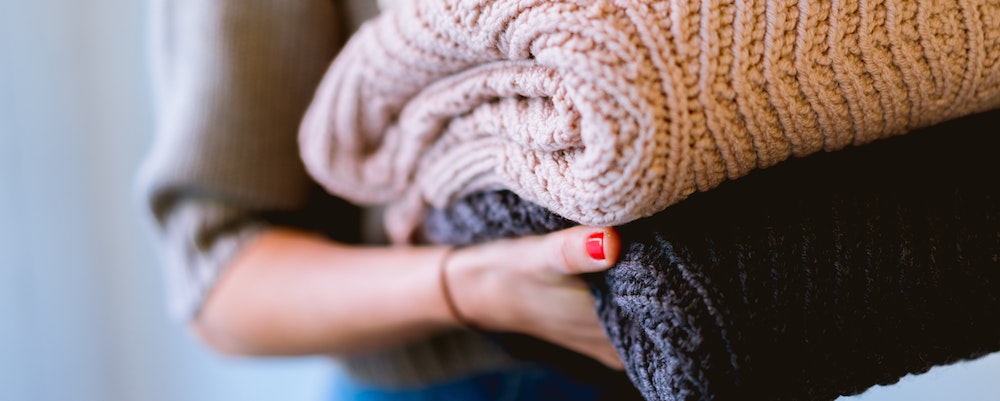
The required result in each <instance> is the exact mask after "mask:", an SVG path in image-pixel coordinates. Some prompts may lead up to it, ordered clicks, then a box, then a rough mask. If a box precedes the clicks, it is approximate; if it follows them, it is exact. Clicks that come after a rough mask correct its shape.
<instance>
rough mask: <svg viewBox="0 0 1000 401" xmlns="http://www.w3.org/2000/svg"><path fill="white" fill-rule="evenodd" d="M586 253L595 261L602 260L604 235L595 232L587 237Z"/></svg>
mask: <svg viewBox="0 0 1000 401" xmlns="http://www.w3.org/2000/svg"><path fill="white" fill-rule="evenodd" d="M587 253H589V254H590V257H592V258H594V259H596V260H604V233H603V232H597V233H593V234H590V236H589V237H587Z"/></svg>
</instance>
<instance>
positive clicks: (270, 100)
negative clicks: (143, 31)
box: [139, 0, 511, 386]
mask: <svg viewBox="0 0 1000 401" xmlns="http://www.w3.org/2000/svg"><path fill="white" fill-rule="evenodd" d="M153 7H154V12H153V16H154V21H153V29H154V33H153V40H154V42H153V45H154V46H153V57H154V66H155V71H154V73H155V78H156V85H157V87H156V94H157V98H156V101H157V110H158V112H159V122H158V126H157V133H156V141H155V145H154V147H153V149H152V151H151V153H150V154H149V156H148V157H147V159H146V162H145V165H144V167H143V170H142V171H141V172H140V175H139V190H140V191H141V193H142V196H143V197H144V200H145V201H146V202H147V204H148V208H149V211H150V215H151V216H152V218H151V220H152V221H153V222H154V223H155V225H156V227H157V234H158V236H157V238H158V240H159V248H160V249H161V253H162V257H163V259H164V263H165V265H166V269H167V276H168V282H169V298H170V302H171V310H172V311H173V313H174V314H175V315H176V316H178V317H179V318H182V319H190V318H193V317H194V316H196V315H197V313H198V310H199V308H200V306H201V304H202V302H203V300H204V299H205V297H206V295H207V294H208V293H209V292H210V291H211V290H212V288H213V286H214V285H215V283H216V280H217V278H218V277H219V276H220V275H221V274H222V273H223V272H224V270H225V268H226V266H227V265H228V263H229V262H230V259H231V258H232V257H233V256H234V255H235V254H236V253H237V252H238V251H239V250H240V249H241V248H242V247H243V246H244V245H245V244H246V243H247V242H248V241H249V240H250V239H252V238H253V237H254V236H255V235H257V234H258V233H259V232H261V230H262V229H263V228H265V227H267V226H269V225H289V226H294V227H298V228H303V229H308V230H315V231H320V232H324V233H327V234H328V235H330V236H332V237H334V238H337V239H339V240H342V241H351V240H356V239H357V237H358V231H359V230H360V224H359V220H358V219H357V218H356V216H357V214H358V211H357V210H356V209H354V208H353V207H351V206H349V205H347V204H345V203H343V202H339V201H337V200H334V199H332V198H329V197H327V196H326V195H325V194H324V193H323V191H320V190H317V189H316V188H317V187H316V186H315V185H314V183H313V182H312V181H311V180H310V178H309V177H308V176H307V175H306V173H305V171H304V169H303V166H302V163H301V161H300V158H299V155H298V148H297V143H296V136H297V132H298V126H299V122H300V120H301V118H302V115H303V113H304V112H305V109H306V107H307V106H308V104H309V102H310V100H311V99H312V95H313V92H314V90H315V87H316V86H317V84H318V82H319V80H320V77H321V76H322V74H323V72H324V70H325V69H326V67H327V66H328V65H329V63H330V61H331V60H332V59H333V57H334V56H335V54H336V52H337V50H338V48H339V47H340V45H341V43H342V41H343V38H344V37H345V36H346V35H347V34H348V33H349V32H350V31H352V30H353V29H354V28H355V27H356V25H357V23H358V22H359V21H362V20H363V19H364V18H365V17H366V16H368V15H371V14H372V13H374V12H375V11H376V10H375V2H372V1H364V0H361V1H352V2H336V1H330V0H300V1H281V0H249V1H247V0H243V1H235V0H209V1H206V0H154V1H153ZM510 362H511V361H510V359H509V357H507V356H506V355H505V354H504V353H502V352H501V351H499V350H498V349H497V348H496V347H495V346H493V345H492V344H491V343H489V342H487V341H484V340H483V339H481V338H480V337H479V336H478V335H474V334H471V333H467V332H452V333H447V334H445V335H442V336H438V337H436V338H433V339H427V340H426V341H423V342H420V343H416V344H410V345H407V346H404V347H402V348H400V349H393V350H386V351H384V352H382V353H379V354H378V355H369V356H365V357H354V358H351V359H349V360H345V361H344V364H345V365H346V366H347V367H348V370H349V371H350V372H351V373H353V374H354V375H355V376H357V378H359V379H361V380H365V381H368V382H372V383H376V384H381V385H386V386H406V385H414V384H420V383H426V382H429V381H434V380H440V379H444V378H448V377H450V376H454V375H455V374H457V373H459V372H473V371H477V370H483V369H490V368H495V367H498V366H503V365H505V364H508V363H510Z"/></svg>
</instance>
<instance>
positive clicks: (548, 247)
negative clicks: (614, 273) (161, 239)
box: [542, 226, 621, 274]
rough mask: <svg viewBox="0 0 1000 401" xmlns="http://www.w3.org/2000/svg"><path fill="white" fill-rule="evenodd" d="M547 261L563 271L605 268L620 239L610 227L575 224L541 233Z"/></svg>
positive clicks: (614, 257)
mask: <svg viewBox="0 0 1000 401" xmlns="http://www.w3.org/2000/svg"><path fill="white" fill-rule="evenodd" d="M542 243H543V244H544V247H545V250H544V252H545V254H546V259H547V264H548V265H549V266H550V267H551V268H553V269H554V270H556V271H558V272H560V273H565V274H583V273H591V272H598V271H602V270H607V269H608V268H609V267H611V266H612V265H614V264H615V262H616V261H617V260H618V254H619V251H620V249H621V239H620V238H619V236H618V232H617V231H615V229H614V228H610V227H605V228H601V227H587V226H577V227H573V228H568V229H565V230H562V231H556V232H554V233H551V234H547V235H546V236H545V240H544V241H542Z"/></svg>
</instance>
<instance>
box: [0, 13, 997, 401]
mask: <svg viewBox="0 0 1000 401" xmlns="http://www.w3.org/2000/svg"><path fill="white" fill-rule="evenodd" d="M206 1H208V0H206ZM275 1H294V0H275ZM146 12H147V9H146V4H145V3H144V2H143V1H136V0H21V1H19V0H0V401H168V400H169V401H179V400H186V401H201V400H205V401H207V400H215V401H219V400H240V401H253V400H282V401H295V400H302V401H305V400H319V399H320V398H321V394H322V393H323V392H324V389H325V386H326V384H325V378H326V376H327V374H328V371H327V369H328V367H327V365H326V363H325V362H324V361H322V360H319V359H285V360H280V359H279V360H241V359H226V358H221V357H218V356H215V355H213V354H211V353H209V352H207V351H206V350H205V349H203V348H202V347H200V346H199V345H198V344H197V343H196V342H194V341H193V340H192V339H191V338H190V337H188V336H187V335H186V334H185V332H184V331H183V329H182V327H181V325H180V324H178V323H176V322H172V321H170V320H168V318H167V317H166V313H165V311H164V310H165V307H164V302H163V291H162V288H161V287H162V283H161V272H160V270H159V265H158V263H157V261H156V258H155V255H154V254H153V252H152V249H151V247H150V245H149V243H148V242H149V241H148V240H149V235H148V234H149V232H148V230H147V229H145V228H144V227H143V226H142V224H141V222H140V220H139V218H138V216H139V215H140V212H139V211H138V210H137V207H136V206H137V202H136V201H135V197H134V196H133V192H132V188H131V184H132V181H133V176H134V174H135V171H136V168H137V166H138V164H139V162H140V160H141V158H142V155H143V153H144V152H145V151H146V149H147V147H148V146H149V144H150V139H151V135H152V126H153V121H154V115H153V111H152V110H151V102H150V98H149V91H150V85H149V82H148V73H147V69H148V68H147V67H148V66H147V58H146V40H147V39H146V21H147V18H146ZM859 398H860V399H862V400H867V401H887V400H908V401H914V400H928V401H930V400H937V401H943V400H966V401H976V400H983V401H996V400H1000V355H993V356H991V357H988V358H985V359H981V360H978V361H975V362H972V363H963V364H959V365H955V366H951V367H947V368H939V369H935V370H933V371H932V372H931V373H929V374H926V375H922V376H919V377H916V378H914V377H908V378H905V379H904V380H903V381H902V382H901V384H899V385H895V386H890V387H885V388H876V389H873V390H871V391H869V392H868V393H866V394H864V395H862V396H861V397H859ZM845 400H846V399H845Z"/></svg>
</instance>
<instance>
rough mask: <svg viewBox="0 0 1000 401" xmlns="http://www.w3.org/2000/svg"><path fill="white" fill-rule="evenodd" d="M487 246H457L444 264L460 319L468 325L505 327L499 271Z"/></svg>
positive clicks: (476, 327) (449, 288)
mask: <svg viewBox="0 0 1000 401" xmlns="http://www.w3.org/2000/svg"><path fill="white" fill-rule="evenodd" d="M483 248H484V246H482V245H480V246H476V247H469V248H461V249H455V250H453V251H452V252H451V254H450V255H448V258H447V260H446V263H445V264H444V265H442V272H443V273H444V275H443V279H446V280H447V289H448V290H449V294H448V295H449V296H450V300H451V302H452V305H453V306H454V312H455V315H456V321H457V323H458V324H460V325H464V326H465V327H468V328H473V329H483V330H501V331H502V330H504V329H505V325H503V324H502V323H501V322H503V321H504V311H503V308H502V299H501V298H502V297H501V296H499V294H501V291H500V287H501V286H500V285H499V284H498V281H499V280H498V278H497V277H496V270H497V269H493V268H492V267H491V266H490V265H489V264H488V263H487V262H486V261H488V260H491V259H489V258H488V257H487V255H484V254H483V252H488V250H484V249H483Z"/></svg>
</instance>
